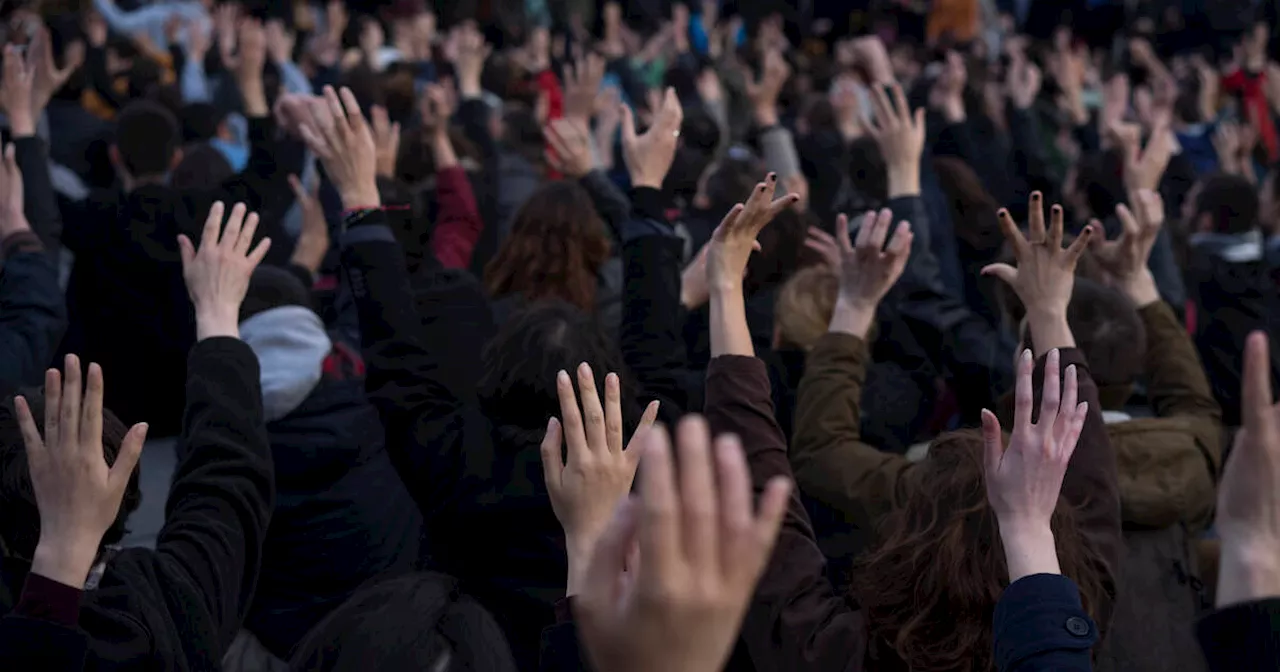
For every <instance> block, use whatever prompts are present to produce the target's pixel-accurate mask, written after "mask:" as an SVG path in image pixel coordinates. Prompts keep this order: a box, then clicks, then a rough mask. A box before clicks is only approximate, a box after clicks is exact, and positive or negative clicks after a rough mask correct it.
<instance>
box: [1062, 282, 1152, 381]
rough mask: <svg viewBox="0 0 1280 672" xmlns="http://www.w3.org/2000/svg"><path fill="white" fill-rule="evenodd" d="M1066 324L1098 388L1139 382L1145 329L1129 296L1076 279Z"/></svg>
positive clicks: (1144, 347)
mask: <svg viewBox="0 0 1280 672" xmlns="http://www.w3.org/2000/svg"><path fill="white" fill-rule="evenodd" d="M1067 325H1068V326H1070V327H1071V334H1072V335H1073V336H1075V339H1076V347H1078V348H1080V352H1082V353H1084V357H1085V360H1087V361H1088V362H1089V373H1090V375H1092V376H1093V379H1094V381H1095V382H1097V383H1098V385H1099V386H1106V385H1131V384H1133V382H1134V381H1135V380H1137V379H1138V376H1139V375H1140V374H1141V373H1142V370H1143V365H1144V361H1145V360H1146V355H1147V329H1146V327H1145V326H1144V325H1143V323H1142V317H1141V316H1140V315H1138V309H1137V307H1136V306H1134V305H1133V302H1132V301H1130V300H1129V297H1127V296H1125V295H1124V294H1121V293H1120V292H1119V291H1117V290H1115V289H1112V288H1110V287H1107V286H1105V285H1101V284H1099V283H1096V282H1093V281H1092V280H1086V279H1084V278H1076V283H1075V288H1074V289H1072V291H1071V303H1070V304H1068V305H1067Z"/></svg>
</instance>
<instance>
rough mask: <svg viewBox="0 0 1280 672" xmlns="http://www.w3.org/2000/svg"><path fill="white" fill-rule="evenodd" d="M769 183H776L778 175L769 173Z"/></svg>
mask: <svg viewBox="0 0 1280 672" xmlns="http://www.w3.org/2000/svg"><path fill="white" fill-rule="evenodd" d="M769 181H770V182H777V181H778V174H777V173H769Z"/></svg>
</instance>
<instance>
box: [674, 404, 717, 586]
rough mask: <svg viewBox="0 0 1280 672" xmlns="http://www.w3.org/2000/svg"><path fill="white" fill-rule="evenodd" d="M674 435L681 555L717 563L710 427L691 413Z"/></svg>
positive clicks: (705, 564)
mask: <svg viewBox="0 0 1280 672" xmlns="http://www.w3.org/2000/svg"><path fill="white" fill-rule="evenodd" d="M676 437H677V438H676V451H677V453H678V455H677V459H678V460H679V463H680V500H681V502H682V505H681V510H682V512H683V514H684V515H683V524H682V525H681V529H682V530H683V531H684V548H685V557H686V559H687V560H688V561H689V562H690V563H692V564H694V566H697V567H708V566H710V565H711V564H712V563H714V564H715V565H717V566H718V565H719V563H720V557H719V555H718V552H717V550H716V549H718V548H719V545H720V534H719V522H720V521H719V514H718V501H717V498H718V495H717V492H716V484H715V478H714V477H713V476H712V471H711V446H710V443H711V430H710V429H708V428H707V422H706V421H705V420H703V419H702V418H701V417H699V416H696V415H691V416H688V417H686V418H684V419H683V420H681V421H680V425H679V426H678V427H677V428H676Z"/></svg>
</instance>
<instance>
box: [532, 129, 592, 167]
mask: <svg viewBox="0 0 1280 672" xmlns="http://www.w3.org/2000/svg"><path fill="white" fill-rule="evenodd" d="M543 135H544V136H546V138H547V143H548V144H549V145H550V149H549V150H548V151H547V164H548V165H550V166H551V167H552V168H554V169H555V170H558V171H560V172H561V173H563V174H564V175H565V176H566V177H571V178H574V179H578V178H581V177H582V176H583V175H586V174H587V173H589V172H591V169H592V168H594V167H595V166H594V162H593V161H592V158H591V131H590V130H588V129H587V125H586V124H585V123H583V122H580V121H576V120H574V119H570V118H568V117H563V118H560V119H555V120H553V121H552V122H551V123H550V124H549V125H547V127H546V128H544V129H543Z"/></svg>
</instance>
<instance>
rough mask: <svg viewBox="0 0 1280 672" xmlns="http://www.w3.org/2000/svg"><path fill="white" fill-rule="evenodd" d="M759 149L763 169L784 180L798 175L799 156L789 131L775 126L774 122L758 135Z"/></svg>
mask: <svg viewBox="0 0 1280 672" xmlns="http://www.w3.org/2000/svg"><path fill="white" fill-rule="evenodd" d="M760 149H761V151H762V152H763V154H764V163H765V167H766V168H768V169H769V170H770V171H772V172H775V173H777V174H778V179H780V180H784V179H786V178H789V177H793V176H795V175H799V174H800V156H799V154H797V153H796V145H795V141H794V140H793V139H792V137H791V131H789V130H787V129H786V128H785V127H783V126H780V125H777V124H776V122H775V124H774V125H773V126H770V127H768V128H766V129H764V130H763V131H761V133H760Z"/></svg>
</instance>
